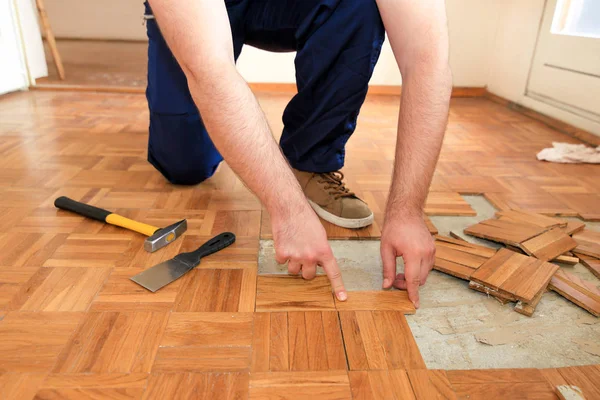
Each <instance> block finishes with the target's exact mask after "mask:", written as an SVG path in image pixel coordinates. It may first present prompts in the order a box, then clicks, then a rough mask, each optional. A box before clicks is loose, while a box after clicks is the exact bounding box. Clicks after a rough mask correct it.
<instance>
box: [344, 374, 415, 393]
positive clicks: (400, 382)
mask: <svg viewBox="0 0 600 400" xmlns="http://www.w3.org/2000/svg"><path fill="white" fill-rule="evenodd" d="M348 378H349V379H350V389H351V390H352V398H353V399H354V400H387V399H391V400H415V395H414V393H413V389H412V386H411V385H410V381H409V380H408V375H406V371H404V370H401V369H400V370H389V371H388V370H382V371H349V372H348Z"/></svg>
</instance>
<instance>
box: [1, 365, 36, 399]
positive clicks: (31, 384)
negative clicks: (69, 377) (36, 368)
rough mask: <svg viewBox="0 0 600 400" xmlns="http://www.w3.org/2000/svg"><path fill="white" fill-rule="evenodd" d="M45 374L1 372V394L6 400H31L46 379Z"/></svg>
mask: <svg viewBox="0 0 600 400" xmlns="http://www.w3.org/2000/svg"><path fill="white" fill-rule="evenodd" d="M45 376H46V375H45V374H43V373H15V372H0V393H1V394H2V398H3V399H5V400H31V399H33V397H34V396H35V393H36V392H37V390H38V387H39V386H40V385H41V384H42V382H43V381H44V378H45Z"/></svg>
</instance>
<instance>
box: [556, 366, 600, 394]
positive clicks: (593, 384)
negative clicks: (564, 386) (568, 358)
mask: <svg viewBox="0 0 600 400" xmlns="http://www.w3.org/2000/svg"><path fill="white" fill-rule="evenodd" d="M558 372H559V373H560V375H562V377H563V378H564V379H565V380H566V381H567V383H568V384H569V385H575V386H577V387H579V388H580V389H581V390H582V391H583V393H584V395H585V397H586V399H587V398H591V399H595V398H597V397H598V398H600V367H598V366H597V365H586V366H580V367H566V368H558Z"/></svg>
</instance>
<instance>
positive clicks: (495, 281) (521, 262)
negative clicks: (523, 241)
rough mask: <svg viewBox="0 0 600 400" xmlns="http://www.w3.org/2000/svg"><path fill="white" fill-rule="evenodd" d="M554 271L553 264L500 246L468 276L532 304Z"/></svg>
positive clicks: (556, 268)
mask: <svg viewBox="0 0 600 400" xmlns="http://www.w3.org/2000/svg"><path fill="white" fill-rule="evenodd" d="M557 270H558V266H556V265H554V264H551V263H548V262H545V261H542V260H538V259H535V258H533V257H527V256H524V255H522V254H518V253H515V252H513V251H510V250H507V249H501V250H500V251H498V253H496V255H495V256H494V257H492V258H490V259H489V260H488V261H487V262H486V263H485V264H483V265H482V266H481V267H480V268H479V269H478V270H477V271H475V272H474V273H473V274H472V275H471V280H473V281H474V282H477V283H479V284H481V285H483V286H486V287H488V288H491V289H496V290H499V291H502V292H504V293H508V294H510V295H513V296H514V297H515V298H516V299H518V300H521V301H524V302H526V303H531V302H532V301H533V298H534V297H535V296H536V295H537V294H538V293H539V292H540V291H542V290H544V289H545V288H546V286H547V285H548V282H549V281H550V278H552V275H554V273H555V272H556V271H557Z"/></svg>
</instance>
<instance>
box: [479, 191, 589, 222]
mask: <svg viewBox="0 0 600 400" xmlns="http://www.w3.org/2000/svg"><path fill="white" fill-rule="evenodd" d="M485 198H486V199H487V200H488V201H489V202H490V203H492V205H493V206H494V207H496V208H497V209H498V210H501V211H506V210H525V211H529V212H533V213H537V214H544V215H550V216H562V217H576V216H577V215H578V212H577V211H575V210H573V209H572V208H570V207H569V206H567V205H566V204H564V203H563V202H562V201H560V200H558V199H556V198H554V197H552V196H551V195H549V194H548V193H535V194H521V193H509V192H503V193H485Z"/></svg>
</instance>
